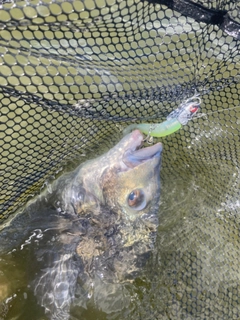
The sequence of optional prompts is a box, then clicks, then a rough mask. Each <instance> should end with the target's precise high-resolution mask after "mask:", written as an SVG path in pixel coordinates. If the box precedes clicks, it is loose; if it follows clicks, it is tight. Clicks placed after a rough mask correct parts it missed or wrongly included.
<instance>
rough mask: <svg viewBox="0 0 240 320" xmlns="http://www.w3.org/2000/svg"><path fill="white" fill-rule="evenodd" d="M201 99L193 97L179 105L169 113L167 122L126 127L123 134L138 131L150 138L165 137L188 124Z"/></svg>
mask: <svg viewBox="0 0 240 320" xmlns="http://www.w3.org/2000/svg"><path fill="white" fill-rule="evenodd" d="M200 104H201V99H200V98H199V97H198V96H196V95H195V96H193V97H192V98H189V99H187V100H185V101H183V102H182V103H181V105H180V106H179V107H178V108H177V109H176V110H174V111H173V112H171V113H170V114H169V115H168V117H167V120H166V121H164V122H162V123H140V124H137V123H136V124H135V123H134V124H131V125H129V126H128V127H126V128H125V129H124V131H123V134H124V135H126V134H127V133H129V132H131V131H132V130H134V129H138V130H140V131H141V132H142V133H144V134H146V135H148V136H151V137H165V136H168V135H170V134H172V133H174V132H176V131H178V130H179V129H180V128H181V127H182V125H185V124H187V123H188V121H189V120H191V119H192V118H193V116H194V115H195V113H196V112H197V111H198V109H199V108H200Z"/></svg>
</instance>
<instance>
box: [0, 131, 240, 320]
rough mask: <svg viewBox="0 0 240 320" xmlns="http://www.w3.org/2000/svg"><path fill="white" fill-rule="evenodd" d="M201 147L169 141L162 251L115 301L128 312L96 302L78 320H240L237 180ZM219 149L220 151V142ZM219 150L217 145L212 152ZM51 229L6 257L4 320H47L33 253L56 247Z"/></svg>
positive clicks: (0, 281)
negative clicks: (35, 290) (107, 310)
mask: <svg viewBox="0 0 240 320" xmlns="http://www.w3.org/2000/svg"><path fill="white" fill-rule="evenodd" d="M212 128H213V126H212ZM195 133H197V132H195ZM180 136H181V134H180ZM195 137H196V136H195ZM202 139H203V137H201V139H200V140H199V143H198V141H197V139H195V141H194V143H192V140H189V143H188V144H187V145H183V146H181V145H179V144H176V143H175V142H174V138H172V139H171V138H169V137H168V138H166V140H168V141H167V142H168V143H167V144H165V150H164V157H163V167H162V170H161V177H162V187H161V188H162V192H161V204H160V209H159V222H160V224H159V228H158V236H157V241H156V247H155V249H154V250H153V253H152V256H151V257H150V258H149V260H148V263H147V265H146V266H145V267H144V268H143V272H142V274H141V276H140V277H138V278H136V279H135V280H134V281H133V282H130V283H127V284H126V285H124V286H123V287H121V293H120V294H119V295H115V296H112V298H111V299H112V302H111V303H116V305H121V306H123V308H122V310H117V309H118V308H116V310H117V311H116V312H113V313H110V314H107V313H105V312H102V311H99V309H98V308H97V307H96V304H98V303H101V301H98V300H97V298H95V301H93V299H90V301H89V303H88V305H87V309H85V308H83V307H82V306H75V307H74V308H72V309H71V316H72V319H81V320H84V319H86V320H96V319H99V320H105V319H106V320H110V319H118V320H120V319H145V320H146V319H149V320H152V319H159V320H160V319H176V320H177V319H184V320H185V319H192V320H193V319H200V318H203V319H208V318H209V317H210V316H213V317H214V318H216V319H219V318H222V319H229V316H230V318H231V319H237V318H236V317H237V316H238V315H239V314H240V307H239V306H240V301H239V298H238V297H239V292H240V289H239V288H240V275H239V272H238V270H239V262H240V261H239V254H238V252H239V251H238V250H239V248H240V245H239V243H240V239H239V231H238V227H239V215H238V214H237V206H236V205H235V204H234V203H238V202H237V200H238V195H237V194H238V190H239V184H238V183H239V182H237V181H239V179H236V177H239V172H238V170H237V167H234V166H232V165H231V164H230V163H229V161H228V160H227V159H226V161H224V160H223V161H221V165H219V162H218V161H217V159H216V162H215V161H214V159H210V160H209V159H207V156H206V157H203V156H199V155H200V153H199V152H200V151H201V148H202ZM215 142H216V146H217V144H218V143H219V141H218V136H215ZM215 142H214V141H211V144H212V147H213V148H214V146H215V144H214V143H215ZM209 143H210V142H209ZM199 150H200V151H199ZM205 151H206V149H205ZM205 155H207V153H205ZM234 201H235V202H234ZM48 227H49V224H46V225H45V226H44V225H42V226H41V228H39V229H38V228H36V230H35V231H34V232H32V233H31V234H30V235H29V236H28V237H27V239H28V240H27V241H23V242H22V246H20V247H18V249H17V250H15V251H12V252H11V253H9V254H7V255H2V256H1V257H0V300H1V301H2V303H1V305H0V314H1V317H2V319H4V320H10V319H11V320H12V319H18V320H26V319H31V320H45V319H47V317H46V315H45V314H44V310H43V308H41V307H40V306H39V305H38V304H37V301H36V298H35V296H34V294H33V289H32V287H31V283H32V279H34V277H35V275H36V273H38V272H39V271H40V268H41V266H42V265H41V261H39V263H38V261H35V262H34V260H33V257H32V251H33V250H35V249H34V248H35V247H38V245H39V243H40V242H41V241H45V242H46V243H47V242H49V241H50V242H51V241H53V242H54V232H44V230H45V229H47V228H48ZM15 236H16V234H14V236H13V238H14V237H15ZM10 241H12V239H10ZM105 289H106V290H107V287H106V288H105ZM105 289H103V290H105ZM119 297H125V298H126V299H127V301H128V302H129V305H127V304H126V306H127V307H126V308H124V305H125V301H126V300H125V301H124V300H121V299H120V300H119ZM106 303H107V302H106ZM226 306H227V307H226ZM229 308H230V309H229Z"/></svg>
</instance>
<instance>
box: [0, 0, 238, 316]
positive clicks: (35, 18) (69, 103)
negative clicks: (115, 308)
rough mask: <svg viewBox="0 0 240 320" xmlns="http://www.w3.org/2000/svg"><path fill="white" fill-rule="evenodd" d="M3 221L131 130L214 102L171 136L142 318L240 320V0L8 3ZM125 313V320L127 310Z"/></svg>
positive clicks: (2, 50) (1, 27)
mask: <svg viewBox="0 0 240 320" xmlns="http://www.w3.org/2000/svg"><path fill="white" fill-rule="evenodd" d="M0 7H1V8H0V158H1V162H0V185H1V191H0V208H1V209H0V218H1V220H2V221H6V218H8V217H9V216H11V215H12V214H14V213H15V212H17V210H19V209H21V208H22V207H23V206H24V205H25V204H26V202H27V201H28V200H29V198H31V197H32V196H34V195H36V194H37V193H38V192H40V191H41V188H43V186H44V184H48V183H49V182H51V181H52V180H53V179H54V178H55V177H56V175H57V174H58V173H59V172H61V171H62V169H63V168H64V167H65V165H66V164H67V163H68V162H69V161H70V160H71V161H73V160H74V159H77V161H78V163H79V162H81V161H85V160H86V159H87V158H89V157H90V156H96V155H97V154H99V153H101V152H102V151H103V150H106V149H108V148H110V147H112V146H113V145H114V144H115V143H116V142H117V141H119V139H120V138H121V136H122V129H123V128H124V127H125V126H127V125H128V124H130V123H132V122H133V121H135V122H147V121H153V120H155V121H158V122H161V121H164V120H165V119H166V117H167V116H168V115H169V114H170V113H171V112H172V111H173V110H174V109H176V108H177V107H178V105H180V104H181V103H182V101H184V100H186V99H188V98H190V97H192V96H194V95H195V94H198V95H199V97H200V99H201V108H200V111H199V113H198V114H197V116H196V117H194V118H193V119H192V120H191V121H190V122H189V123H188V124H187V125H186V126H184V127H183V128H182V129H181V130H180V131H178V132H177V133H175V134H173V135H171V136H168V137H165V138H162V139H161V142H162V143H163V146H164V155H163V163H162V171H161V180H162V194H161V199H162V203H161V206H160V211H159V217H160V227H159V232H158V240H157V246H156V248H157V249H156V253H155V256H154V259H153V261H152V263H153V268H152V270H154V272H152V275H151V279H149V283H147V284H146V283H145V284H140V285H139V291H141V290H143V288H142V287H141V286H143V287H144V290H143V291H144V292H145V293H146V294H145V295H144V296H143V298H142V301H139V307H138V308H137V309H135V310H134V311H132V313H131V314H130V315H128V316H129V319H130V318H132V319H185V320H186V319H198V318H199V319H210V318H211V317H212V318H214V319H239V317H240V272H239V266H240V254H239V249H240V234H239V228H240V219H239V215H240V202H239V201H240V200H239V196H240V191H239V190H240V182H239V181H240V166H239V158H240V138H239V135H240V129H239V128H240V119H239V116H240V106H239V105H240V55H239V49H240V16H239V12H240V5H239V2H237V1H207V0H201V1H200V0H195V1H192V2H190V1H185V0H176V1H175V0H172V1H166V0H158V1H154V0H152V1H140V0H127V1H125V0H95V1H93V0H85V1H48V0H46V1H44V0H43V1H37V0H33V1H16V2H12V1H8V0H2V1H1V4H0ZM120 318H121V316H120Z"/></svg>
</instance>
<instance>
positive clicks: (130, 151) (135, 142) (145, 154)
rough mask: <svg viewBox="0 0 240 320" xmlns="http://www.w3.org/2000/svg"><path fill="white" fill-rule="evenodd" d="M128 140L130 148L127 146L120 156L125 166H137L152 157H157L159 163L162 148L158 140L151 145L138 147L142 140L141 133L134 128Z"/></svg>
mask: <svg viewBox="0 0 240 320" xmlns="http://www.w3.org/2000/svg"><path fill="white" fill-rule="evenodd" d="M130 140H131V142H130V143H131V145H130V148H127V150H126V151H125V152H124V154H123V158H122V161H123V163H124V164H125V165H126V166H127V167H129V168H134V167H137V166H138V165H140V164H141V163H143V162H146V161H149V160H151V159H153V158H159V163H160V159H161V153H162V149H163V147H162V144H161V143H160V142H158V143H156V144H154V145H152V146H149V147H145V148H142V149H140V147H141V145H142V142H143V135H142V134H141V132H140V131H139V130H134V131H133V132H132V133H131V136H130Z"/></svg>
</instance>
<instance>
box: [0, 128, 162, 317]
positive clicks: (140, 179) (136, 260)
mask: <svg viewBox="0 0 240 320" xmlns="http://www.w3.org/2000/svg"><path fill="white" fill-rule="evenodd" d="M142 142H143V136H142V134H141V133H140V131H139V130H135V131H133V132H132V133H130V134H129V135H127V136H125V137H124V138H123V139H122V140H121V141H120V142H119V143H118V144H117V145H116V146H115V147H113V148H112V149H111V150H109V151H108V152H107V153H105V154H103V155H102V156H100V157H98V158H96V159H93V160H89V161H87V162H85V163H83V164H81V165H80V166H79V167H78V168H77V169H76V170H74V171H73V172H71V173H68V174H65V175H63V176H62V177H60V178H59V179H58V180H56V182H54V184H53V185H52V188H51V192H48V191H46V192H45V193H44V194H43V195H41V196H39V198H38V199H36V200H35V201H34V202H33V203H31V204H30V205H29V206H28V207H27V208H26V209H25V210H24V212H23V213H22V214H21V216H20V217H17V218H16V219H15V221H14V220H13V221H12V223H11V225H10V226H8V227H7V228H6V230H3V231H2V234H4V232H5V234H4V237H5V239H7V238H10V235H11V233H12V232H13V230H14V232H15V233H16V232H18V233H20V238H21V241H20V242H21V244H19V246H20V247H21V248H22V246H23V245H24V243H26V238H27V239H28V238H29V237H30V236H29V235H32V233H33V231H35V233H36V230H40V231H41V232H42V237H41V240H40V241H39V244H38V247H37V248H34V247H33V249H32V257H33V259H35V260H36V261H37V265H38V271H37V272H36V276H35V278H34V279H33V281H32V288H33V290H34V294H35V295H36V297H37V300H38V303H39V304H40V305H41V306H42V307H44V309H45V312H46V313H47V314H48V316H49V318H50V319H59V320H61V319H63V320H66V319H69V312H70V306H71V305H74V304H75V305H78V306H82V307H86V303H87V301H88V299H89V298H91V297H94V301H95V303H96V304H97V306H98V307H99V308H100V309H102V310H103V311H105V312H112V311H116V309H118V308H119V309H120V308H121V307H122V305H121V303H120V305H119V306H116V304H115V306H114V307H113V306H111V303H110V302H109V301H108V302H107V303H106V301H107V299H108V297H109V296H111V295H113V294H117V291H118V290H120V288H121V284H122V283H124V282H126V281H131V280H132V279H134V278H135V277H136V275H137V274H138V273H139V270H141V268H142V266H143V265H144V263H145V261H146V259H147V257H148V255H149V253H150V252H151V250H152V249H153V246H154V241H155V237H156V231H157V226H158V217H157V212H158V208H159V196H160V175H159V171H160V165H161V152H162V145H161V143H158V144H155V145H153V146H151V147H147V148H140V147H141V145H142ZM26 217H27V219H28V222H27V224H26V221H25V220H24V219H25V218H26ZM21 230H22V232H21ZM23 238H24V239H25V240H24V239H23ZM30 239H31V238H30ZM18 241H19V238H18ZM24 241H25V242H24ZM14 246H15V249H16V248H17V242H16V241H15V242H14ZM19 246H18V248H19ZM16 250H17V249H16ZM103 288H104V289H103ZM120 291H121V292H122V290H120Z"/></svg>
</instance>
